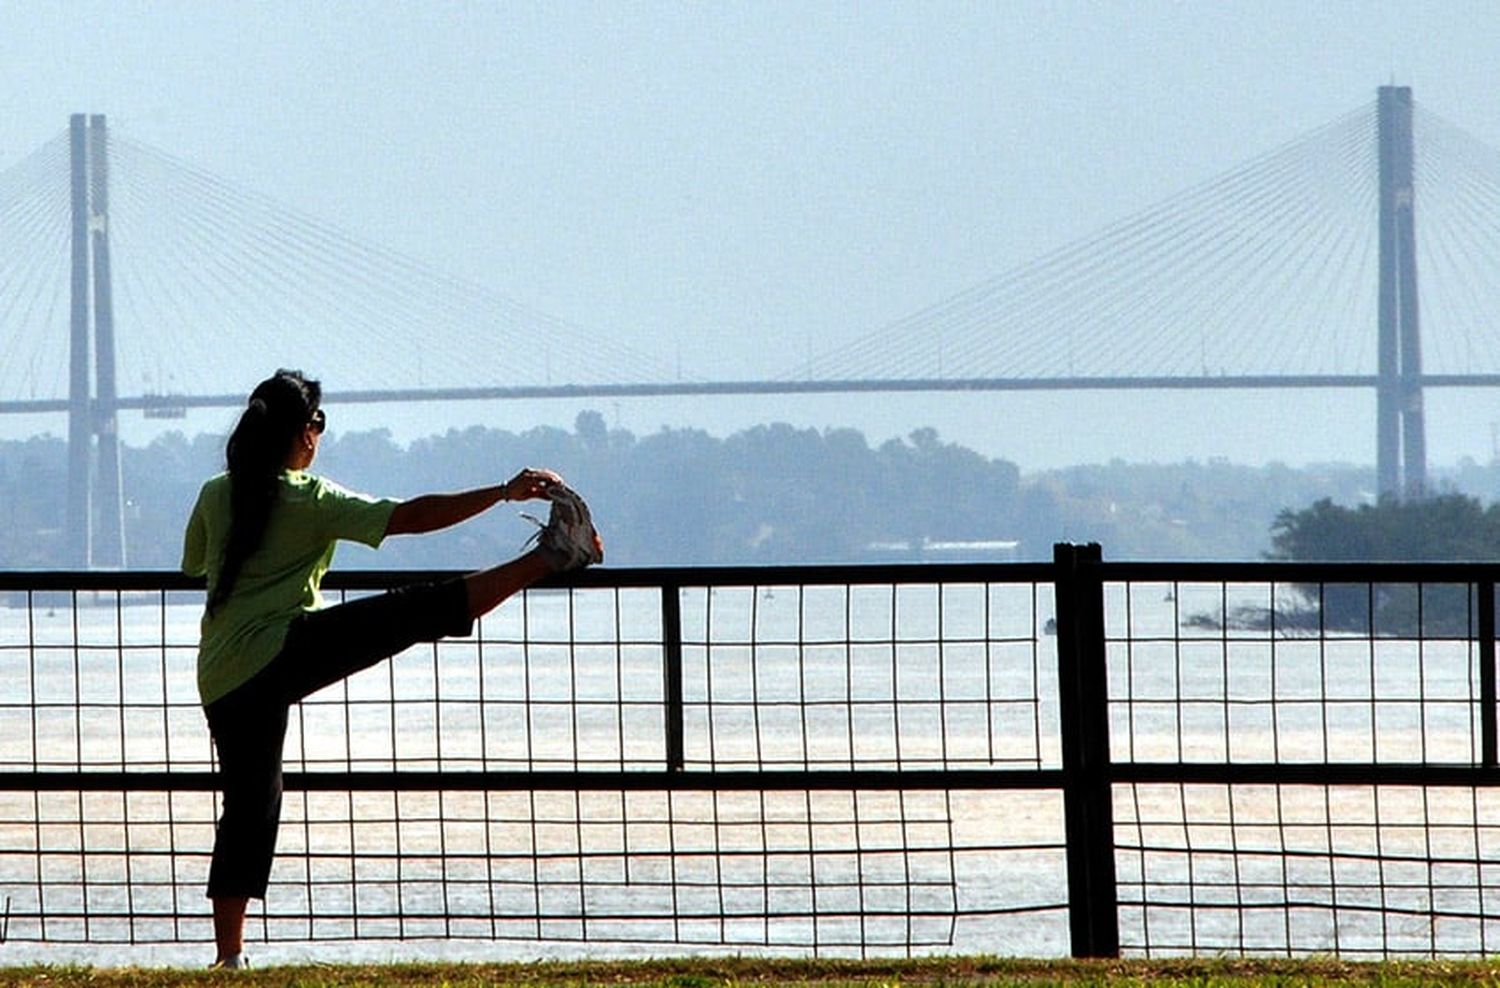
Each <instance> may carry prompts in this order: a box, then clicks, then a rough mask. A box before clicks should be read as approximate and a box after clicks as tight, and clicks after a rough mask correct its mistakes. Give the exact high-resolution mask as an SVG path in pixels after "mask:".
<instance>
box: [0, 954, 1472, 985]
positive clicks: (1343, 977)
mask: <svg viewBox="0 0 1500 988" xmlns="http://www.w3.org/2000/svg"><path fill="white" fill-rule="evenodd" d="M226 984H232V985H236V986H243V988H271V986H275V988H383V986H387V985H390V986H396V988H415V986H418V985H423V986H426V985H432V986H443V988H491V986H498V985H517V986H523V988H554V986H555V988H572V986H583V985H607V986H632V988H635V986H639V988H736V986H741V985H744V986H770V985H778V986H779V985H815V986H819V988H834V986H846V985H847V986H861V988H895V986H902V985H918V986H921V985H997V986H1004V985H1018V986H1045V985H1068V986H1074V985H1077V986H1083V985H1119V986H1126V985H1141V986H1146V985H1165V986H1192V988H1240V986H1245V988H1250V986H1281V985H1286V986H1292V985H1371V986H1381V988H1406V986H1418V985H1489V986H1496V988H1500V961H1496V962H1490V963H1480V962H1401V963H1384V964H1353V963H1343V962H1339V961H1332V960H1306V961H1241V960H1183V961H1033V960H1003V959H996V958H985V957H963V958H942V959H933V960H915V961H804V960H762V959H752V958H733V959H684V960H659V961H623V962H622V961H598V962H575V963H560V962H546V963H533V964H332V965H313V966H307V965H299V966H290V967H271V968H261V969H255V970H250V971H206V970H193V971H183V970H175V969H171V968H87V967H15V968H0V986H7V988H8V986H12V985H17V986H19V985H25V986H28V988H73V986H85V985H86V986H89V988H114V986H119V988H125V986H130V988H167V986H176V985H226Z"/></svg>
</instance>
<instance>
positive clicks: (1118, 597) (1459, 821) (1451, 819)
mask: <svg viewBox="0 0 1500 988" xmlns="http://www.w3.org/2000/svg"><path fill="white" fill-rule="evenodd" d="M1158 572H1161V570H1160V569H1154V570H1152V571H1151V574H1152V575H1153V576H1154V575H1155V574H1156V573H1158ZM1198 572H1201V570H1195V571H1193V572H1192V573H1188V572H1184V573H1182V574H1181V575H1182V578H1177V579H1165V580H1163V579H1140V578H1137V579H1129V580H1121V581H1118V582H1110V583H1107V584H1106V587H1105V590H1106V593H1105V612H1106V627H1107V629H1108V631H1107V635H1106V638H1107V642H1106V647H1107V655H1108V667H1109V668H1108V676H1109V686H1110V689H1109V698H1110V699H1109V707H1110V732H1111V747H1112V756H1113V759H1114V761H1115V763H1116V765H1117V768H1116V776H1115V777H1116V779H1117V783H1116V785H1115V786H1114V790H1113V792H1114V799H1113V802H1114V812H1115V817H1114V829H1115V838H1116V851H1117V854H1116V863H1117V867H1118V883H1119V884H1118V891H1119V904H1120V908H1119V918H1120V943H1121V947H1122V949H1124V950H1127V951H1133V952H1141V953H1145V954H1151V955H1162V954H1176V953H1221V952H1226V951H1228V952H1235V953H1243V954H1280V955H1297V954H1308V953H1336V954H1339V955H1341V956H1349V957H1398V956H1448V955H1486V954H1490V953H1492V952H1493V951H1494V950H1495V949H1496V946H1497V943H1500V940H1497V937H1500V899H1497V898H1496V896H1495V895H1494V894H1493V891H1494V889H1495V888H1496V887H1497V886H1496V879H1497V878H1500V788H1495V783H1496V781H1500V780H1497V779H1496V777H1495V774H1494V771H1493V769H1494V737H1493V734H1494V709H1493V708H1494V676H1495V669H1494V633H1493V628H1494V623H1493V620H1494V613H1493V608H1494V597H1493V593H1494V591H1493V586H1494V584H1493V581H1492V580H1490V579H1489V578H1488V576H1487V574H1485V573H1484V572H1483V571H1482V568H1478V567H1469V568H1467V569H1465V568H1462V567H1446V568H1444V567H1436V566H1433V567H1415V566H1406V567H1397V566H1390V567H1384V568H1381V567H1365V568H1364V570H1363V572H1356V571H1354V570H1353V568H1351V567H1344V568H1342V569H1338V568H1335V567H1322V568H1319V567H1301V568H1296V567H1280V568H1276V567H1261V568H1259V569H1257V568H1255V567H1239V568H1224V569H1223V570H1222V571H1221V574H1218V575H1219V576H1220V578H1218V579H1213V578H1207V579H1197V578H1194V577H1195V575H1196V573H1198ZM1210 575H1211V576H1212V575H1214V574H1210ZM1360 577H1363V579H1360ZM1486 609H1488V611H1489V613H1488V614H1486V613H1485V611H1486ZM1481 628H1484V629H1486V630H1485V631H1484V632H1483V633H1481ZM1487 711H1488V712H1487Z"/></svg>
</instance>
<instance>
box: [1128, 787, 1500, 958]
mask: <svg viewBox="0 0 1500 988" xmlns="http://www.w3.org/2000/svg"><path fill="white" fill-rule="evenodd" d="M1115 807H1116V818H1115V821H1116V833H1117V834H1118V835H1119V843H1118V845H1117V846H1118V849H1119V854H1118V856H1117V857H1118V862H1119V868H1120V871H1119V876H1120V879H1119V880H1120V896H1121V908H1120V924H1121V930H1120V934H1121V939H1122V943H1124V944H1126V945H1128V947H1129V949H1132V950H1135V951H1142V952H1145V953H1147V954H1154V955H1161V954H1181V953H1194V954H1204V953H1209V954H1214V953H1223V952H1234V953H1240V954H1252V955H1253V954H1278V955H1288V954H1312V953H1329V954H1337V955H1339V956H1344V957H1352V958H1360V957H1364V958H1370V957H1378V958H1387V957H1399V956H1421V957H1433V956H1474V955H1484V954H1492V953H1494V952H1495V950H1496V949H1497V947H1500V791H1497V790H1495V789H1476V788H1472V787H1450V786H1441V787H1420V786H1302V785H1282V786H1278V785H1237V786H1229V785H1211V784H1207V785H1206V784H1194V785H1183V784H1175V785H1129V786H1121V787H1119V788H1118V789H1117V790H1116V796H1115Z"/></svg>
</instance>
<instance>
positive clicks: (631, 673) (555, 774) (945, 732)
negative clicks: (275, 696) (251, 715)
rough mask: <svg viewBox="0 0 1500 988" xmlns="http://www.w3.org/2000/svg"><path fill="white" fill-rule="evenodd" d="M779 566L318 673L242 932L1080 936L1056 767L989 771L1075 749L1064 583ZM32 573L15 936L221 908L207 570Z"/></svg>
mask: <svg viewBox="0 0 1500 988" xmlns="http://www.w3.org/2000/svg"><path fill="white" fill-rule="evenodd" d="M672 575H677V576H680V575H681V574H672ZM788 575H791V576H792V577H795V576H796V575H798V574H796V573H792V574H782V576H783V579H781V580H778V581H775V582H774V583H767V584H765V585H761V584H760V583H756V582H746V581H744V580H743V574H739V575H736V574H724V575H723V576H724V580H723V582H715V583H711V584H698V585H689V586H686V587H682V586H679V585H678V584H677V583H675V582H672V581H664V580H662V579H660V574H658V575H657V576H656V578H654V579H653V578H652V577H651V576H650V575H647V576H638V577H632V576H631V574H624V576H625V578H624V579H621V580H618V581H615V580H613V579H612V578H614V577H616V576H617V574H611V573H601V574H591V576H592V577H593V578H594V582H593V583H592V584H589V585H583V586H571V587H557V588H544V589H535V590H531V591H528V592H526V593H524V594H521V595H518V596H517V597H515V598H513V599H512V600H510V601H508V602H506V604H504V605H503V606H502V607H501V608H499V609H498V610H497V611H495V612H493V613H492V614H490V615H488V616H486V617H485V618H484V619H483V620H482V621H480V622H478V623H477V624H476V627H475V631H474V634H473V635H471V636H469V637H467V638H460V639H449V640H445V641H443V642H440V643H437V644H432V645H421V646H416V647H413V648H411V649H408V650H407V651H406V652H404V653H402V654H401V655H399V656H397V657H395V658H394V659H392V660H390V661H388V662H383V663H380V664H377V665H376V666H374V667H372V668H370V669H368V670H366V671H364V672H360V673H358V674H356V675H354V676H352V677H350V678H349V679H347V680H345V681H343V682H340V683H337V684H335V685H333V686H331V687H329V688H327V689H325V690H323V691H321V692H319V693H318V694H315V695H314V696H312V697H309V698H308V699H307V700H305V701H304V702H303V703H301V704H299V705H298V706H297V707H296V708H295V709H294V711H293V716H292V717H291V719H290V723H289V729H288V734H287V740H286V745H285V765H286V769H287V771H288V773H289V775H288V780H287V781H288V792H287V795H286V798H285V801H284V804H283V812H282V827H281V834H280V841H279V845H278V855H277V859H276V864H275V867H274V870H273V873H272V876H271V887H270V890H269V892H268V895H267V898H266V902H265V904H264V907H263V909H262V910H261V911H260V912H253V913H252V918H251V920H252V921H251V924H250V930H249V935H250V937H251V938H252V939H263V940H266V941H270V942H277V943H303V942H309V941H328V940H332V941H350V940H382V939H404V940H411V939H440V940H454V939H482V940H502V941H521V942H526V941H532V942H549V943H560V944H568V943H591V944H658V945H689V946H693V947H695V948H721V949H729V950H743V949H750V948H755V949H765V950H775V951H781V950H787V951H794V952H811V953H815V954H816V953H827V952H835V953H855V954H869V953H888V952H894V953H903V954H905V953H911V952H914V951H932V950H950V949H968V950H981V949H993V948H992V946H991V945H992V944H993V943H995V942H997V940H996V938H997V937H1000V938H1006V937H1008V938H1010V939H1011V940H1013V941H1014V940H1019V939H1022V938H1024V939H1027V940H1030V941H1033V942H1035V943H1037V944H1038V945H1039V946H1043V947H1046V948H1048V949H1050V950H1051V951H1052V952H1060V951H1062V950H1065V949H1066V930H1065V926H1064V922H1063V911H1064V909H1065V906H1066V901H1065V900H1066V895H1065V892H1064V890H1063V880H1062V874H1063V871H1064V854H1063V850H1064V849H1063V845H1062V839H1061V826H1060V818H1061V809H1060V803H1061V801H1060V797H1059V795H1058V794H1057V793H1056V792H1055V791H1054V792H1045V791H1043V792H1036V791H1032V790H1033V789H1035V788H1036V787H1035V786H1034V785H1030V784H1028V785H1026V786H1025V787H1023V789H1022V790H1021V791H1006V789H1005V787H1004V785H1003V784H1002V783H1000V782H997V781H996V779H995V778H994V777H992V776H990V775H989V774H988V773H982V772H979V771H968V770H971V769H973V770H977V769H986V770H994V769H1010V770H1020V771H1028V770H1029V771H1036V770H1041V769H1044V768H1048V767H1051V768H1055V764H1056V760H1057V756H1056V751H1057V739H1056V719H1057V705H1056V698H1055V693H1056V691H1055V686H1053V685H1051V684H1052V683H1053V682H1054V681H1055V667H1056V657H1055V654H1053V653H1052V652H1051V651H1050V639H1049V638H1048V636H1047V634H1046V633H1045V631H1044V630H1043V627H1044V625H1045V624H1046V622H1047V621H1048V620H1049V619H1050V614H1051V601H1050V594H1048V593H1047V592H1046V587H1045V585H1044V584H1038V583H1037V582H1036V581H1035V580H1031V579H1024V578H1023V579H1021V580H1019V581H1016V582H1009V581H996V582H984V581H974V580H968V581H964V582H953V583H947V582H944V581H942V580H936V581H934V580H931V579H927V578H926V574H925V573H924V579H923V581H922V582H920V583H915V584H907V583H903V582H900V581H889V582H884V583H880V582H876V583H860V584H858V585H855V584H850V583H848V582H827V583H821V582H820V583H816V584H801V583H797V582H794V580H788V579H786V578H785V577H786V576H788ZM400 579H401V577H399V576H387V577H382V576H378V575H367V576H363V577H360V578H358V579H353V580H345V581H343V589H341V590H338V591H335V592H334V594H333V596H335V597H336V598H340V599H349V598H351V597H355V596H360V595H363V594H367V593H370V592H374V590H375V589H377V588H378V587H379V586H380V585H383V584H384V583H387V582H392V581H399V580H400ZM153 581H155V582H157V583H159V584H160V585H158V586H155V587H154V588H151V589H147V588H145V587H146V586H149V585H150V584H151V583H152V582H153ZM37 582H39V583H41V584H42V585H43V586H41V587H28V588H26V589H23V590H19V591H15V592H11V593H10V596H9V597H7V603H8V604H9V605H10V606H8V607H6V608H4V609H3V613H4V618H5V623H4V626H3V629H0V662H3V663H4V664H5V667H6V668H7V669H9V670H14V675H11V676H9V677H7V679H6V680H5V683H4V685H3V686H0V716H3V717H4V718H5V724H4V726H5V727H6V732H5V734H4V735H3V736H0V771H3V772H4V773H6V776H5V777H6V779H7V786H6V787H5V788H4V789H3V791H0V894H3V895H4V896H5V902H4V912H3V919H0V939H4V940H8V941H11V942H17V943H20V942H46V943H70V942H71V943H103V942H120V943H132V944H140V943H157V942H181V941H193V940H203V939H208V938H209V937H210V936H211V933H212V930H211V925H210V924H209V922H208V903H207V901H206V900H205V899H204V898H203V882H204V879H205V876H206V874H207V869H208V857H209V854H210V852H211V850H212V847H213V840H214V829H215V816H216V812H217V797H216V794H215V792H214V789H215V786H216V778H215V776H214V775H213V773H212V770H213V767H214V762H213V749H212V745H211V743H210V741H209V738H208V733H207V728H206V724H205V721H204V718H203V714H202V710H201V708H200V706H199V703H198V699H197V692H196V686H195V657H196V641H197V621H198V617H199V614H200V612H201V607H202V603H201V601H202V596H201V591H198V590H195V589H190V588H189V587H190V585H188V584H185V583H184V581H181V580H179V579H177V578H174V577H155V576H147V575H145V574H125V575H122V576H121V577H120V578H119V580H114V581H112V579H111V578H110V577H107V576H106V577H99V576H95V577H92V578H91V579H90V580H89V581H87V582H88V583H89V584H90V585H99V584H103V585H106V586H108V585H110V584H111V583H112V582H114V583H122V584H123V585H117V586H114V587H113V588H112V589H107V590H93V589H84V588H73V589H60V590H54V589H51V587H52V586H54V585H56V584H58V583H61V582H62V578H54V579H52V580H51V581H48V580H40V581H37ZM330 582H331V583H335V584H336V583H338V582H339V581H336V580H331V581H330ZM0 589H4V588H0ZM674 678H675V680H676V682H677V686H675V687H674V686H673V685H672V683H673V681H674ZM674 724H675V725H677V730H678V732H679V733H680V735H681V738H682V740H681V742H680V745H679V747H680V748H681V749H682V751H683V752H684V753H685V757H682V758H681V759H680V763H679V764H673V752H672V750H671V749H672V747H673V745H672V742H671V738H672V735H673V725H674ZM954 770H964V771H954ZM922 771H926V772H928V773H933V772H936V773H939V776H938V777H935V776H933V775H931V774H929V775H928V776H926V777H924V778H922V779H921V780H920V781H917V783H916V784H915V785H907V784H905V780H907V779H909V778H913V777H914V773H918V772H922ZM835 772H839V773H842V774H841V775H840V776H839V777H838V778H832V777H831V774H830V773H835ZM736 773H738V774H736ZM976 782H977V783H978V785H977V786H976V785H975V783H976ZM997 819H1006V820H1008V821H1010V825H1009V826H1008V827H1007V828H1006V829H1005V830H1004V831H1003V832H997V830H996V828H995V826H994V822H995V821H996V820H997Z"/></svg>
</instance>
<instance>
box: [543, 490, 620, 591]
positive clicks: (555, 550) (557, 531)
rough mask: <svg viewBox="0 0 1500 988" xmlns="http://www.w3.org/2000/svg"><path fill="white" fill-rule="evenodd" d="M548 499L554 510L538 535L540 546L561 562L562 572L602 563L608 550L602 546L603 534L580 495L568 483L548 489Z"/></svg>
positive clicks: (559, 567) (560, 568)
mask: <svg viewBox="0 0 1500 988" xmlns="http://www.w3.org/2000/svg"><path fill="white" fill-rule="evenodd" d="M547 499H548V500H549V501H551V502H552V511H551V513H550V514H549V515H548V517H547V524H546V525H543V526H542V530H541V531H540V532H538V533H537V544H538V545H540V546H541V547H542V548H543V549H546V550H547V551H548V552H550V553H552V554H553V555H555V556H556V557H557V558H558V559H559V560H560V565H559V566H558V569H559V570H570V569H582V568H583V567H585V566H593V565H594V564H596V563H602V562H603V561H604V550H603V549H601V548H600V547H599V533H598V532H597V531H595V529H594V522H593V520H592V519H591V518H590V517H589V506H588V505H587V504H584V503H583V498H581V497H579V496H578V492H577V491H575V490H573V489H572V488H571V487H568V486H567V485H565V484H553V485H552V486H551V487H549V488H548V489H547ZM532 521H536V519H534V518H533V519H532ZM538 524H540V522H538Z"/></svg>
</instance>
